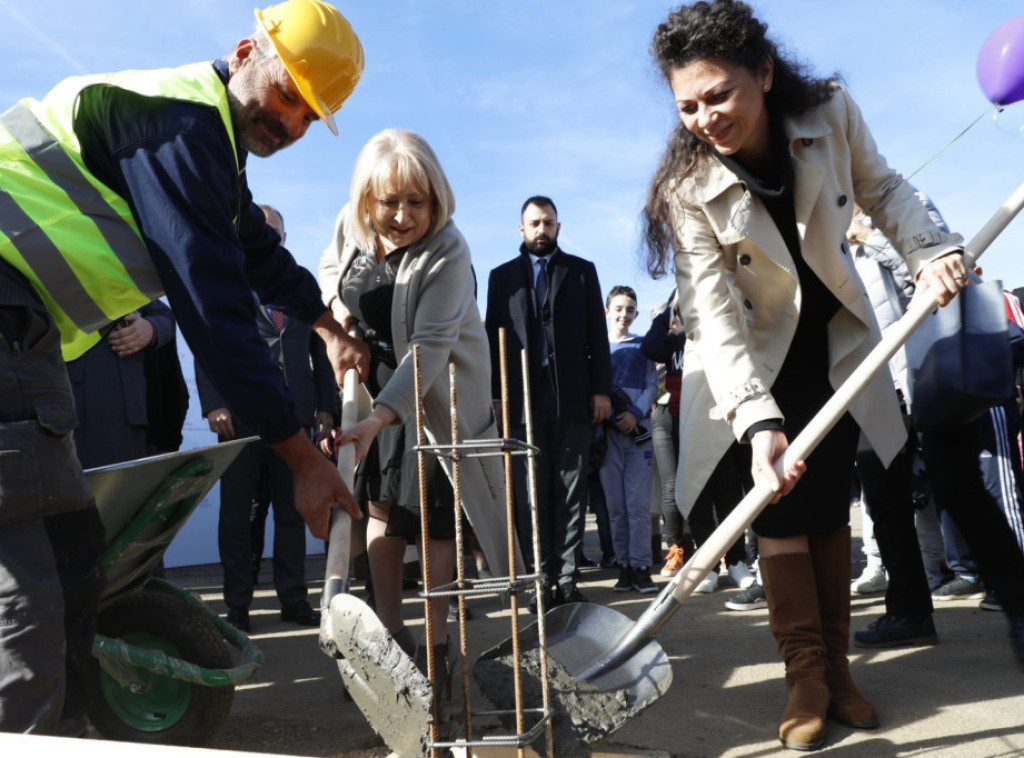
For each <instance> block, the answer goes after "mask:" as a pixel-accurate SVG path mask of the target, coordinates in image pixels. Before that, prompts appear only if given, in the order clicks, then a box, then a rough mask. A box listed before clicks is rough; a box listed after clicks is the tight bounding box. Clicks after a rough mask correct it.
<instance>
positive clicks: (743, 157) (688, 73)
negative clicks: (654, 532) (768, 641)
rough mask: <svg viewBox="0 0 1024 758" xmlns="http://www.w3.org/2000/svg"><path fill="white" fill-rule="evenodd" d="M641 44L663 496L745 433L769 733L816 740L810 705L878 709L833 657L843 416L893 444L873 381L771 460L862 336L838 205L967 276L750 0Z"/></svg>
mask: <svg viewBox="0 0 1024 758" xmlns="http://www.w3.org/2000/svg"><path fill="white" fill-rule="evenodd" d="M652 51H653V53H654V57H655V59H656V61H657V64H658V66H659V68H660V70H661V73H662V74H663V76H664V78H665V80H666V81H667V82H668V84H669V86H670V88H671V90H672V93H673V98H674V101H675V104H676V108H677V109H678V113H679V117H680V121H681V123H680V124H679V125H678V126H677V128H676V130H675V131H674V133H673V134H672V136H671V137H670V139H669V145H668V147H667V149H666V151H665V153H664V157H663V159H662V161H661V164H660V165H659V167H658V169H657V170H656V172H655V175H654V178H653V180H652V183H651V187H650V189H649V192H648V202H647V206H646V214H645V215H646V224H645V236H646V242H647V246H648V264H649V269H650V271H651V272H652V274H655V275H657V274H660V273H662V272H664V271H665V270H666V269H667V267H668V265H669V264H670V263H673V262H674V268H675V273H676V281H677V285H678V288H679V306H680V314H681V317H682V321H683V324H684V327H685V329H686V335H687V340H688V347H689V348H690V350H689V351H688V353H687V359H686V370H685V371H684V375H683V387H682V399H681V402H680V409H681V410H680V414H681V415H680V448H681V450H680V475H679V477H678V479H677V482H680V485H679V487H678V490H679V491H678V493H677V500H678V501H679V502H680V506H681V507H683V508H685V507H687V506H688V505H689V504H690V503H691V502H693V500H694V499H695V498H696V496H697V494H698V493H699V492H700V491H701V490H702V489H703V488H704V486H705V484H706V482H707V481H708V478H709V477H710V475H711V472H712V471H713V470H714V468H715V467H716V466H717V465H718V463H719V461H720V460H721V459H722V457H723V455H724V454H725V453H726V451H727V450H728V449H729V448H730V447H731V446H733V445H737V444H741V443H745V446H746V448H747V450H748V451H749V452H750V455H751V476H752V478H753V479H754V480H755V482H757V483H759V484H761V485H762V486H765V487H767V488H769V489H770V490H771V491H773V492H774V493H775V495H774V498H773V500H774V502H773V503H772V504H770V505H768V507H766V508H765V509H764V510H763V511H762V512H761V513H760V515H759V516H758V517H757V519H756V520H755V522H754V530H755V532H756V533H757V536H758V549H759V553H760V559H759V565H760V572H761V575H762V578H763V581H764V587H765V592H766V595H767V600H768V609H769V626H770V627H771V630H772V633H773V635H774V636H775V639H776V642H777V644H778V648H779V652H780V654H781V656H782V658H783V661H784V662H785V666H786V684H787V689H788V694H789V697H788V702H787V704H786V708H785V711H784V713H783V716H782V720H781V722H780V725H779V737H780V739H781V741H782V743H783V744H784V745H785V746H787V747H790V748H794V749H803V750H811V749H818V748H820V747H821V746H822V745H824V743H825V740H826V730H825V719H826V716H827V715H828V716H831V717H832V718H834V719H836V720H838V721H840V722H841V723H844V724H848V725H852V726H854V727H862V728H870V727H875V726H877V724H878V719H877V716H876V714H875V709H874V706H873V705H872V704H871V702H870V701H868V700H867V699H866V698H865V697H864V696H863V695H862V694H861V693H860V691H859V690H858V688H857V686H856V685H855V683H854V681H853V679H852V677H851V674H850V668H849V663H848V660H847V657H846V653H847V649H848V643H849V623H850V592H849V586H850V528H849V510H850V497H849V495H850V491H849V488H850V481H851V479H852V473H853V462H854V455H855V453H856V449H857V440H858V437H859V436H860V432H861V431H863V433H864V435H865V436H866V438H867V440H868V442H869V443H870V445H871V447H872V448H873V449H874V450H875V452H876V453H877V455H878V456H879V458H880V459H881V460H882V462H883V463H888V462H890V461H891V460H892V458H893V457H894V456H895V455H896V453H897V452H898V451H899V450H900V449H901V448H902V446H903V444H904V441H905V439H906V431H905V429H904V427H903V422H902V418H901V416H900V412H899V405H898V403H897V399H896V393H895V391H894V389H893V386H892V382H891V380H890V378H889V377H888V376H882V377H876V378H875V379H874V380H873V381H871V382H869V383H868V384H867V386H866V387H865V388H864V389H863V391H862V392H861V394H860V396H859V397H858V398H857V400H855V401H854V403H853V404H852V406H851V408H850V412H849V413H847V414H846V415H845V416H844V417H843V418H842V419H841V420H839V421H838V423H837V424H836V425H835V427H834V428H833V429H832V431H831V432H829V434H828V435H827V436H826V437H825V439H824V440H823V441H822V443H821V444H820V445H819V446H818V448H817V449H816V450H815V451H814V453H813V455H810V456H809V460H808V461H802V460H789V461H785V459H784V457H783V456H784V453H785V451H786V448H787V445H788V441H789V440H790V439H791V438H792V437H793V436H794V435H795V434H797V433H798V432H799V431H800V430H801V429H802V428H803V427H804V425H805V424H806V423H807V422H808V421H809V419H810V418H811V417H812V416H813V415H814V413H816V412H817V411H818V410H819V409H820V408H821V406H822V405H823V404H824V403H825V401H826V400H827V399H828V398H829V397H830V396H831V394H832V393H833V391H834V390H835V387H836V386H838V385H839V383H841V382H842V381H843V380H844V379H846V377H847V376H849V374H850V372H851V371H852V370H853V369H854V368H855V367H856V366H857V365H859V364H860V362H861V360H862V359H863V358H864V357H865V356H866V355H867V353H868V352H869V351H870V348H871V347H872V346H873V345H874V344H875V343H876V342H877V340H878V327H877V324H876V322H875V319H874V315H873V313H872V312H871V310H870V308H869V306H868V300H867V297H866V294H865V292H864V291H863V286H862V284H861V281H860V278H859V277H858V276H857V274H856V272H855V270H854V264H853V261H852V256H851V255H850V254H849V246H848V243H847V241H846V238H845V233H846V229H847V228H848V227H849V224H850V220H851V218H852V213H853V204H854V203H855V202H856V203H859V204H860V205H861V206H862V207H863V208H864V209H865V210H866V211H867V212H868V213H870V215H871V217H872V218H873V219H874V221H875V223H876V224H877V225H878V227H879V228H880V229H882V231H883V232H884V233H885V234H886V235H887V236H888V237H890V238H891V239H892V240H893V241H894V242H896V243H897V244H898V245H899V247H900V249H901V250H902V252H903V254H904V256H905V258H906V261H907V265H908V268H909V270H910V271H911V273H912V274H914V275H915V276H917V278H918V285H919V286H923V287H926V288H927V289H928V290H929V291H930V292H932V293H933V294H934V295H935V296H936V298H937V299H938V301H939V302H940V303H941V304H943V305H944V304H945V303H947V302H949V300H950V299H951V298H952V297H953V296H954V295H955V294H956V293H957V292H958V291H959V289H960V288H961V287H962V286H963V284H964V282H966V281H967V269H966V266H965V264H964V261H963V257H962V255H961V253H962V247H961V244H960V243H961V241H962V240H961V238H960V237H959V236H955V235H949V234H946V233H943V232H941V231H940V230H939V229H938V228H937V227H936V226H935V225H934V223H933V222H932V221H931V219H930V218H929V217H928V214H927V213H926V212H925V210H924V208H923V207H922V206H921V204H920V202H918V200H917V198H916V197H915V196H914V193H913V189H912V188H911V187H910V186H909V185H908V184H907V183H906V182H905V181H904V180H903V179H902V177H900V175H899V174H897V173H896V172H895V171H893V170H892V169H890V168H889V167H888V165H887V164H886V161H885V159H884V158H883V157H882V156H881V155H880V154H879V153H878V150H877V148H876V146H875V143H874V140H873V139H872V137H871V134H870V131H869V130H868V128H867V126H866V124H865V123H864V120H863V118H862V116H861V114H860V110H859V109H858V107H857V105H856V104H855V103H854V101H853V99H852V98H851V97H850V95H849V94H848V93H847V92H846V91H845V89H843V88H842V87H841V86H839V85H838V84H837V83H836V82H835V81H834V80H833V79H816V78H814V77H812V76H811V75H810V74H808V73H807V72H806V71H805V70H804V69H803V68H802V67H801V66H799V65H798V64H796V63H794V62H793V61H792V60H790V59H788V58H787V57H784V56H783V55H781V54H780V52H779V49H778V47H777V46H776V44H775V43H774V42H773V41H772V40H771V39H770V38H769V37H768V36H767V27H766V25H765V24H764V23H762V22H761V21H760V20H759V19H757V18H756V17H755V16H754V13H753V11H752V9H751V8H750V6H749V5H747V4H745V3H742V2H735V1H733V0H715V2H697V3H693V4H691V5H685V6H682V7H681V8H679V9H678V10H676V11H674V12H672V13H671V14H670V15H669V17H668V19H667V20H666V21H665V22H664V23H662V24H661V25H659V26H658V28H657V30H656V32H655V34H654V41H653V46H652ZM783 467H784V469H783ZM797 480H801V481H800V482H799V486H795V485H797ZM794 487H795V488H794Z"/></svg>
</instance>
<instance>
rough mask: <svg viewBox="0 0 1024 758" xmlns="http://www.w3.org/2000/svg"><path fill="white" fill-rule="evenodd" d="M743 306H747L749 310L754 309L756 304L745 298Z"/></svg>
mask: <svg viewBox="0 0 1024 758" xmlns="http://www.w3.org/2000/svg"><path fill="white" fill-rule="evenodd" d="M743 307H744V308H746V309H747V310H748V311H752V310H754V304H753V303H752V302H750V301H749V300H744V301H743Z"/></svg>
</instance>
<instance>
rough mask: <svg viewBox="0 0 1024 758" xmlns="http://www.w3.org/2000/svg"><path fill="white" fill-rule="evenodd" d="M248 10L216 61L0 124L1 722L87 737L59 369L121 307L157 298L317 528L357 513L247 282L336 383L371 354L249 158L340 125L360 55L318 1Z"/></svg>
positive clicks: (79, 553) (89, 609)
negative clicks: (301, 324)
mask: <svg viewBox="0 0 1024 758" xmlns="http://www.w3.org/2000/svg"><path fill="white" fill-rule="evenodd" d="M256 15H257V22H256V28H255V31H254V32H253V34H252V35H251V36H249V37H246V38H244V39H242V40H241V41H239V42H238V43H237V44H235V45H234V47H232V49H231V50H230V51H229V52H228V54H227V55H226V56H225V57H224V58H223V59H220V60H217V61H213V62H209V61H207V62H201V63H194V64H189V65H185V66H180V67H177V68H163V69H158V70H152V71H128V72H121V73H114V74H105V75H97V76H78V77H73V78H71V79H67V80H65V81H64V82H62V83H61V84H58V85H57V86H56V87H55V88H54V89H53V90H51V92H50V93H49V94H48V95H46V96H45V97H44V98H43V99H42V100H35V99H32V98H26V99H24V100H21V101H20V102H19V103H18V104H16V105H15V106H13V107H12V108H10V109H8V110H6V111H5V112H4V114H3V116H2V121H3V130H4V133H5V135H7V138H6V140H5V141H4V143H3V145H2V146H0V154H2V155H3V156H4V159H3V160H2V161H0V184H2V185H3V188H4V193H3V197H4V201H5V202H6V203H7V204H8V210H10V211H12V212H10V213H4V214H0V216H2V218H0V232H2V234H0V293H2V295H0V296H2V301H0V302H2V305H3V306H4V307H2V308H0V334H2V335H3V339H2V340H0V352H2V353H3V354H4V359H3V361H0V363H2V365H3V367H4V368H3V369H0V371H4V372H8V373H9V374H10V375H9V376H6V377H5V378H4V383H5V386H9V387H16V388H17V390H12V391H10V392H6V393H4V395H3V397H2V398H0V448H2V449H3V450H4V451H11V452H10V453H8V452H5V456H4V457H5V459H7V464H6V465H7V467H8V470H9V471H10V472H13V473H12V476H13V477H14V479H13V480H14V481H19V482H22V483H23V484H19V485H17V486H14V487H11V488H10V489H8V488H7V487H6V486H5V488H4V492H3V496H2V498H0V564H2V570H0V576H3V577H4V578H3V579H0V585H2V586H0V595H3V596H4V597H5V598H7V602H8V603H11V604H12V605H11V606H10V607H16V608H21V609H24V611H23V612H19V613H16V614H7V616H6V618H7V621H6V622H5V623H4V624H3V625H0V730H4V731H14V732H23V731H24V732H28V731H30V732H34V733H38V734H62V735H79V734H82V733H83V732H84V731H85V723H86V718H85V695H84V688H85V683H86V678H87V676H88V670H89V669H88V667H89V666H90V665H91V664H92V663H93V658H92V640H93V636H94V629H95V618H96V612H97V605H98V598H99V595H100V593H101V588H102V573H101V570H100V563H99V561H100V553H101V551H102V549H103V543H104V535H103V527H102V524H101V522H100V519H99V515H98V513H97V510H96V506H95V504H94V503H93V501H92V497H91V495H90V493H89V490H88V488H87V486H86V484H85V479H84V477H83V476H82V469H81V466H80V464H79V463H78V461H77V458H76V455H75V449H74V442H73V438H72V431H73V428H74V425H75V412H74V407H73V400H72V393H71V388H70V384H69V381H68V378H67V371H66V369H65V366H64V360H73V359H74V358H77V357H79V356H80V355H82V354H83V353H84V352H85V350H87V349H88V348H89V347H91V346H92V345H94V344H95V343H97V342H99V341H100V340H101V339H102V338H103V336H104V333H103V330H104V329H105V328H106V327H107V325H108V324H109V323H110V321H111V319H112V317H121V316H124V315H125V314H128V313H131V312H132V311H134V310H137V309H139V308H141V307H142V306H143V305H145V304H146V303H149V302H150V301H152V300H153V299H155V298H157V297H159V296H160V295H162V294H166V296H167V301H168V304H169V305H170V307H171V309H172V310H173V311H174V315H175V318H176V319H177V322H178V328H179V329H180V330H181V333H182V334H183V335H184V337H185V339H186V340H187V341H188V343H189V346H190V347H191V349H192V352H193V354H194V355H196V357H197V358H198V359H199V360H200V361H202V362H203V365H204V366H205V367H206V369H207V371H208V373H210V374H211V379H212V380H213V382H214V384H215V385H216V386H217V387H218V388H219V389H220V390H222V391H223V393H224V394H225V396H226V397H229V398H230V402H231V407H232V410H233V411H237V412H238V413H239V415H240V416H241V417H243V418H245V419H246V421H247V422H248V423H250V424H251V425H252V427H253V428H254V429H256V430H257V431H258V432H259V434H260V435H261V436H262V437H263V438H264V439H265V440H266V441H267V442H268V443H270V444H272V445H274V446H275V448H276V449H277V450H278V452H279V453H280V454H281V455H282V456H283V457H284V458H285V459H286V460H287V462H288V464H289V466H290V467H291V468H292V470H293V471H294V472H295V475H296V486H297V490H298V495H297V505H298V507H299V511H300V512H301V513H302V514H303V517H304V518H305V519H306V521H307V523H308V524H309V525H310V528H311V530H312V531H313V532H314V534H316V535H318V536H326V534H327V525H328V522H329V519H330V513H331V510H332V509H333V508H334V507H336V506H338V505H340V506H341V507H343V508H345V509H346V510H347V511H349V512H350V513H352V514H353V517H354V518H358V517H359V509H358V505H357V503H356V502H355V500H354V499H353V497H352V495H351V493H350V492H348V490H347V488H346V487H345V486H344V483H343V482H342V481H341V477H339V476H338V472H337V470H336V469H335V468H334V467H333V466H331V464H330V463H329V462H328V461H327V460H326V459H325V458H324V457H323V456H322V455H321V454H320V453H319V452H318V451H317V450H316V448H315V447H314V446H313V444H312V442H311V441H310V440H309V438H308V437H307V436H306V435H305V434H304V433H303V431H302V430H300V429H299V427H298V424H297V422H296V421H295V419H294V418H293V417H292V413H291V409H290V407H289V405H290V401H289V395H288V391H287V389H286V387H285V385H284V381H283V379H282V377H281V374H280V371H279V370H278V368H277V366H276V365H275V364H274V363H273V362H272V360H271V359H270V354H269V352H268V350H267V346H266V344H265V343H264V342H263V341H262V340H261V339H260V338H259V335H258V333H257V329H256V323H255V322H256V313H255V303H253V302H252V298H251V297H250V296H249V293H251V292H252V290H253V289H255V290H257V291H258V292H260V295H261V298H262V299H264V300H267V301H273V302H279V303H280V304H281V305H282V306H284V307H286V308H287V309H288V310H289V313H290V315H292V316H295V317H296V318H299V319H301V320H303V321H306V322H308V323H311V324H314V325H315V326H316V328H317V331H318V333H319V334H320V335H321V336H322V337H323V338H324V340H325V342H326V343H327V346H328V352H329V354H330V355H331V357H332V361H333V363H334V364H335V372H336V374H337V376H338V377H339V378H340V377H341V376H343V375H344V372H345V371H346V370H347V369H348V368H349V367H350V366H353V365H355V366H357V367H359V368H360V369H362V370H364V371H365V367H366V361H367V358H368V356H366V355H365V354H364V353H363V352H362V348H361V346H360V345H359V344H358V343H356V342H355V341H353V340H350V339H349V338H348V337H347V335H345V333H344V331H343V330H342V328H341V325H340V324H336V323H335V322H334V319H333V318H332V317H331V314H330V313H329V312H328V311H327V309H326V308H325V306H324V304H323V303H322V301H321V300H320V293H319V289H318V288H317V286H316V281H315V279H314V278H313V277H312V276H311V275H310V274H309V272H307V271H305V270H304V269H302V268H301V267H299V266H298V265H297V264H296V263H295V261H294V259H293V258H292V257H291V255H290V254H289V253H288V252H287V251H286V250H285V249H284V248H282V247H281V246H280V244H279V238H278V237H277V235H276V234H275V233H274V232H273V230H271V229H270V228H269V227H267V225H266V222H265V221H264V219H263V214H262V213H261V212H260V210H259V208H257V207H256V206H255V205H254V204H253V202H252V198H251V195H250V193H249V189H248V184H247V178H246V177H247V174H246V173H245V171H244V169H245V166H246V161H247V159H248V155H249V153H250V152H252V153H255V154H256V155H258V156H260V157H266V156H269V155H272V154H273V153H275V152H277V151H278V150H280V149H281V148H284V147H287V146H288V145H290V144H292V143H293V142H295V141H296V140H298V139H301V138H302V136H303V135H304V134H305V133H306V131H307V129H308V128H309V126H310V125H311V124H312V123H313V122H314V121H316V120H322V121H324V122H325V123H326V124H327V125H328V126H329V127H330V128H331V130H332V131H335V132H336V126H335V122H334V117H333V115H332V114H333V113H334V111H336V110H338V109H339V108H340V107H341V104H342V103H343V102H344V101H345V99H346V98H347V97H348V95H349V94H350V93H351V92H352V90H353V89H354V87H355V85H356V82H357V81H358V80H359V77H360V74H361V73H362V68H363V51H362V47H361V45H360V43H359V40H358V38H357V37H356V35H355V34H354V33H353V31H352V28H351V26H350V25H349V23H348V21H347V20H346V19H345V18H344V17H343V16H342V15H341V13H339V12H338V10H337V9H336V8H334V7H333V6H331V5H329V4H327V3H325V2H322V0H285V1H284V2H282V3H278V4H276V5H273V6H271V7H269V8H267V9H266V10H264V11H257V13H256ZM71 270H74V272H75V275H74V276H72V275H71V274H70V271H71ZM62 272H64V273H62ZM14 355H17V360H16V361H15V360H12V358H11V357H12V356H14ZM39 460H46V461H47V466H46V467H45V468H41V467H39V466H38V465H37V461H39Z"/></svg>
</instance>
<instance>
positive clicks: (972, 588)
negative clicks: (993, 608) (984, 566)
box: [932, 574, 985, 600]
mask: <svg viewBox="0 0 1024 758" xmlns="http://www.w3.org/2000/svg"><path fill="white" fill-rule="evenodd" d="M983 597H985V589H984V588H983V587H982V586H981V580H980V579H976V578H972V577H969V576H964V575H963V574H957V575H956V578H955V579H953V580H952V581H949V582H946V583H945V584H943V585H942V586H941V587H939V588H938V589H937V590H935V591H934V592H933V593H932V600H981V599H982V598H983Z"/></svg>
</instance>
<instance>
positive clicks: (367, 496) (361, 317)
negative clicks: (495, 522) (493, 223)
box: [340, 247, 455, 540]
mask: <svg viewBox="0 0 1024 758" xmlns="http://www.w3.org/2000/svg"><path fill="white" fill-rule="evenodd" d="M407 249H408V248H405V247H402V248H398V249H397V250H393V251H392V252H390V253H388V254H387V255H386V256H384V258H383V259H382V260H380V261H379V262H378V261H377V258H376V256H374V255H365V254H362V253H360V254H359V255H358V256H357V257H356V259H355V260H354V261H353V262H352V265H351V266H350V267H349V269H348V270H347V271H346V272H345V276H344V278H343V280H342V284H341V290H340V297H341V301H342V302H343V303H344V304H345V307H346V308H348V310H349V312H350V313H351V314H352V316H353V318H355V319H356V321H357V322H358V323H359V326H360V328H361V329H362V331H363V338H364V340H365V342H366V343H367V344H368V345H369V346H370V354H371V361H370V376H369V378H368V379H367V383H366V385H367V389H368V390H369V392H370V395H371V396H372V397H376V396H377V395H378V394H380V391H381V389H383V388H384V386H385V385H386V384H387V383H388V381H389V380H390V379H391V377H392V375H393V374H394V373H395V369H396V368H397V363H396V358H395V348H394V338H393V335H392V332H391V309H392V304H393V302H394V295H395V277H396V275H397V274H398V267H399V266H400V265H401V263H402V258H403V257H404V256H405V253H406V250H407ZM410 447H411V445H409V444H407V440H406V425H405V424H391V425H389V426H387V427H385V428H384V429H381V431H380V433H379V434H378V435H377V438H376V439H375V440H374V443H373V445H372V446H371V448H370V451H369V452H368V453H367V456H366V458H365V459H364V460H363V462H362V463H361V464H360V466H359V469H358V471H357V474H356V492H355V495H356V498H357V499H359V500H360V501H363V500H373V501H375V502H387V503H391V504H392V505H393V506H394V505H397V506H400V507H398V508H395V507H392V508H391V510H390V515H389V517H388V526H387V531H386V532H385V534H386V535H387V536H388V537H404V538H406V539H409V540H412V539H414V538H415V537H416V535H418V534H419V531H420V519H419V503H418V502H406V500H405V499H404V498H403V496H402V494H401V493H402V479H403V477H410V476H411V477H416V476H418V473H419V468H418V465H417V455H416V453H415V452H413V451H412V450H411V449H410ZM426 478H427V503H428V511H427V520H428V531H429V533H430V536H431V537H432V538H434V539H454V538H455V510H454V502H455V498H454V494H453V492H452V487H451V483H450V482H449V481H448V477H447V475H446V474H445V473H444V469H443V468H442V467H441V465H440V463H438V461H437V459H436V458H435V457H434V456H432V455H429V456H427V467H426ZM407 489H408V488H407Z"/></svg>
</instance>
